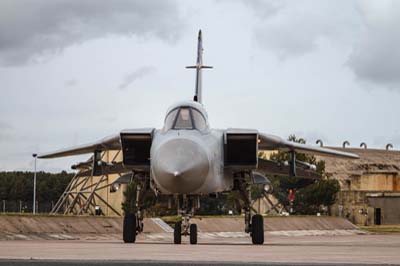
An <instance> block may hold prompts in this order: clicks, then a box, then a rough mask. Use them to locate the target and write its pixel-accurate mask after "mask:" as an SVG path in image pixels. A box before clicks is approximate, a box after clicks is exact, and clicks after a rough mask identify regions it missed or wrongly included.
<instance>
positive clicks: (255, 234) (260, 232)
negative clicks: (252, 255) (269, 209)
mask: <svg viewBox="0 0 400 266" xmlns="http://www.w3.org/2000/svg"><path fill="white" fill-rule="evenodd" d="M251 240H252V241H253V244H255V245H262V244H264V218H263V217H262V215H260V214H255V215H253V217H252V218H251Z"/></svg>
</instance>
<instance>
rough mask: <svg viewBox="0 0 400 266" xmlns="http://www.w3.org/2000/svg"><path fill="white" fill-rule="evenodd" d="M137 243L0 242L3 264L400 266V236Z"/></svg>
mask: <svg viewBox="0 0 400 266" xmlns="http://www.w3.org/2000/svg"><path fill="white" fill-rule="evenodd" d="M171 242H172V238H171V239H163V240H160V241H155V240H143V239H139V240H138V243H135V244H124V243H122V242H121V241H118V240H93V241H87V240H86V241H76V240H62V241H56V240H49V241H45V240H39V241H36V240H29V241H14V240H13V241H0V265H14V266H19V265H35V266H39V265H43V266H50V265H193V266H195V265H244V264H246V265H299V266H300V265H400V234H397V235H349V236H298V237H282V236H279V237H277V236H269V238H268V239H266V243H265V244H264V245H262V246H253V245H251V244H250V239H248V238H229V239H228V238H223V239H207V238H202V237H200V238H199V244H198V245H189V244H188V243H187V239H185V241H184V243H183V244H182V245H173V244H171Z"/></svg>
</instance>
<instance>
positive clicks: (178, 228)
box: [174, 223, 182, 244]
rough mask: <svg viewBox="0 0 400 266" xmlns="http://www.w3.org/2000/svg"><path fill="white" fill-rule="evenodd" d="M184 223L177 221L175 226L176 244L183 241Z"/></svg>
mask: <svg viewBox="0 0 400 266" xmlns="http://www.w3.org/2000/svg"><path fill="white" fill-rule="evenodd" d="M181 230H182V224H181V223H175V227H174V244H180V243H181V242H182V231H181Z"/></svg>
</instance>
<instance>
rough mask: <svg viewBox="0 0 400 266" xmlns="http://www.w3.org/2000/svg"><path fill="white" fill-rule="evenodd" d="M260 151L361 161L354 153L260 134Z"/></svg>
mask: <svg viewBox="0 0 400 266" xmlns="http://www.w3.org/2000/svg"><path fill="white" fill-rule="evenodd" d="M258 137H259V141H260V142H259V143H258V149H259V150H279V151H284V152H285V151H296V152H299V153H305V154H313V155H321V156H327V157H342V158H348V159H359V158H360V157H359V156H358V155H356V154H353V153H348V152H342V151H336V150H333V149H327V148H322V147H315V146H310V145H306V144H300V143H296V142H292V141H287V140H284V139H282V138H280V137H278V136H274V135H269V134H264V133H259V135H258Z"/></svg>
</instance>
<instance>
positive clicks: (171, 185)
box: [38, 31, 358, 244]
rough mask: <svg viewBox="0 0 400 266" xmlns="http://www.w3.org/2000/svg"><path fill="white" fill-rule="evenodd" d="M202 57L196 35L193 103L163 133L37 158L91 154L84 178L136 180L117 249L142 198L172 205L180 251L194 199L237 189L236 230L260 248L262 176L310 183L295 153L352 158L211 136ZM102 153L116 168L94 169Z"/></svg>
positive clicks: (265, 137)
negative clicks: (150, 195) (110, 155)
mask: <svg viewBox="0 0 400 266" xmlns="http://www.w3.org/2000/svg"><path fill="white" fill-rule="evenodd" d="M202 53H203V47H202V35H201V31H199V35H198V47H197V62H196V65H194V66H189V67H188V68H193V69H195V70H196V86H195V95H194V98H193V101H184V102H179V103H176V104H174V105H172V106H171V107H170V108H169V109H168V110H167V113H166V116H165V120H164V127H163V128H161V129H155V128H136V129H127V130H123V131H121V132H120V133H119V134H116V135H115V136H110V137H107V138H104V139H102V140H100V141H97V142H94V143H91V144H87V145H81V146H77V147H72V148H68V149H62V150H59V151H56V152H52V153H48V154H41V155H39V156H38V157H39V158H56V157H62V156H71V155H78V154H86V153H92V154H94V155H93V160H92V161H93V162H92V170H91V171H92V173H91V174H93V175H102V174H109V173H117V172H118V173H128V174H127V175H128V176H130V177H131V180H133V179H134V180H136V181H137V184H138V190H137V191H138V192H139V193H138V194H139V195H138V196H137V203H136V204H137V206H138V208H137V212H136V213H126V214H125V217H124V226H123V239H124V241H125V242H128V243H132V242H135V239H136V235H137V233H139V232H141V231H142V230H143V217H142V211H143V202H142V201H143V198H144V197H143V195H144V193H146V191H153V192H154V193H155V194H156V195H160V194H164V195H169V197H170V198H172V199H175V200H176V203H177V206H178V214H179V215H181V216H182V222H179V223H177V224H176V225H175V228H174V243H175V244H180V243H181V238H182V235H184V236H189V237H190V243H191V244H196V243H197V226H196V224H191V223H190V217H192V216H193V215H194V212H195V211H196V210H197V209H198V208H199V207H200V197H201V196H202V197H204V196H212V195H215V194H217V193H221V192H226V191H232V190H237V191H239V192H240V193H239V194H240V195H241V197H242V199H243V202H244V206H242V207H243V209H244V211H245V216H244V219H245V228H244V230H245V232H247V233H249V234H250V235H251V238H252V242H253V244H263V243H264V227H263V217H262V216H261V215H260V214H253V213H252V212H251V204H252V200H251V197H250V193H249V188H250V186H251V185H252V184H259V185H261V186H264V188H265V191H266V192H270V191H271V183H270V181H269V180H268V178H267V177H266V176H267V175H278V176H294V177H300V178H317V175H316V173H315V171H314V170H315V166H314V165H310V164H307V163H305V162H300V161H298V160H296V152H299V153H306V154H316V155H323V156H336V157H342V158H349V159H357V158H358V156H357V155H354V154H350V153H345V152H340V151H336V150H332V149H326V148H322V147H313V146H308V145H303V144H299V143H294V142H290V141H286V140H284V139H282V138H280V137H277V136H274V135H269V134H265V133H261V132H259V131H258V130H256V129H244V128H229V129H212V128H211V127H210V124H209V122H208V115H207V112H206V110H205V108H204V106H203V104H202V86H201V74H202V69H203V68H211V67H209V66H205V65H203V60H202ZM105 150H122V154H123V161H122V162H121V163H115V164H114V165H113V164H111V165H110V164H107V163H105V162H102V161H101V156H100V153H101V152H102V151H105ZM263 150H274V151H284V152H288V153H290V155H291V156H290V158H291V159H290V161H289V162H273V161H269V160H265V159H261V158H258V154H259V151H263ZM125 176H126V175H125ZM123 177H124V176H123Z"/></svg>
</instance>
